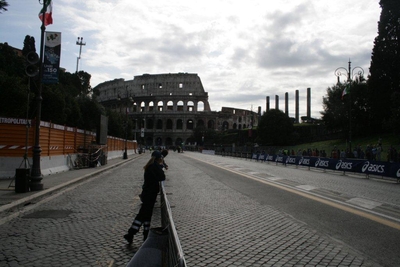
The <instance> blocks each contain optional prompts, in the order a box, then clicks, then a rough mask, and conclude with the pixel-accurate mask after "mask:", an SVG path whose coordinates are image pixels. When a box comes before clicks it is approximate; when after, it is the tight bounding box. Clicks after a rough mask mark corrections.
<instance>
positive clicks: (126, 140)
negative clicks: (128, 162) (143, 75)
mask: <svg viewBox="0 0 400 267" xmlns="http://www.w3.org/2000/svg"><path fill="white" fill-rule="evenodd" d="M118 99H119V100H121V97H120V95H118ZM129 102H133V98H132V97H131V96H128V89H127V88H126V91H125V122H124V130H125V145H124V146H125V148H124V155H123V159H128V119H129V116H128V103H129ZM120 113H122V112H121V109H120Z"/></svg>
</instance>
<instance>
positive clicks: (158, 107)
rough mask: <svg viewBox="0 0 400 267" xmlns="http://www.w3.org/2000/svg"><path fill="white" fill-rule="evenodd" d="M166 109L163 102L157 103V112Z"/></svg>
mask: <svg viewBox="0 0 400 267" xmlns="http://www.w3.org/2000/svg"><path fill="white" fill-rule="evenodd" d="M163 109H164V102H163V101H158V103H157V111H163Z"/></svg>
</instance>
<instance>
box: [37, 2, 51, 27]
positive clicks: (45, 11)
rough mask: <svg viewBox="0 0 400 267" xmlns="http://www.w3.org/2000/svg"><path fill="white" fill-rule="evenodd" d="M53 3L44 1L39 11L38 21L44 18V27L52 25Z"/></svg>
mask: <svg viewBox="0 0 400 267" xmlns="http://www.w3.org/2000/svg"><path fill="white" fill-rule="evenodd" d="M52 14H53V2H52V1H51V0H45V1H44V3H43V8H42V10H40V13H39V19H40V20H41V21H43V16H44V26H47V25H49V24H53V17H52Z"/></svg>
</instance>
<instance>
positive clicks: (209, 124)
mask: <svg viewBox="0 0 400 267" xmlns="http://www.w3.org/2000/svg"><path fill="white" fill-rule="evenodd" d="M207 128H208V129H215V122H214V121H213V120H209V121H208V122H207Z"/></svg>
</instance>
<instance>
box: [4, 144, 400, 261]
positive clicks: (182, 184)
mask: <svg viewBox="0 0 400 267" xmlns="http://www.w3.org/2000/svg"><path fill="white" fill-rule="evenodd" d="M149 156H150V155H149V154H147V153H146V154H145V155H141V156H139V157H137V158H135V159H133V160H129V161H126V162H124V163H122V165H120V166H118V167H113V168H109V169H108V170H105V171H103V172H101V173H99V174H98V175H96V176H93V177H91V178H89V179H86V180H84V181H82V182H81V183H78V184H75V185H72V186H70V187H68V188H67V189H66V190H63V191H57V192H54V193H53V194H51V195H49V196H47V197H46V198H44V199H43V200H41V202H39V203H37V202H36V201H35V202H32V203H31V204H29V205H26V207H25V208H23V209H21V210H20V211H19V212H18V216H17V217H15V218H13V219H9V220H8V221H5V222H3V223H2V224H0V239H1V243H0V249H1V253H0V265H1V266H126V264H127V263H128V262H129V260H130V259H131V258H132V257H133V256H134V254H135V252H136V251H137V250H138V249H139V247H140V245H141V244H142V235H141V234H140V233H139V234H138V235H137V236H135V238H134V243H133V244H132V246H128V245H127V244H126V242H125V241H124V240H123V238H122V235H123V234H124V233H125V231H126V230H127V228H128V227H129V226H130V224H131V222H132V219H133V217H134V216H135V214H136V212H137V210H138V208H139V205H140V201H139V197H138V195H139V194H140V192H141V186H142V182H143V170H142V168H143V166H144V164H145V162H147V160H148V157H149ZM194 159H196V160H197V159H199V160H202V161H209V162H210V163H212V164H214V165H220V166H225V167H229V168H231V169H232V168H236V170H237V172H242V173H244V174H246V173H247V175H258V176H260V177H263V176H264V177H269V178H271V179H278V177H277V174H280V175H281V176H280V179H281V178H282V177H283V176H286V175H289V174H286V172H289V170H288V169H285V168H284V167H277V166H274V165H266V164H263V163H256V162H250V161H245V160H237V159H232V158H222V157H216V156H207V155H202V154H198V153H190V152H186V153H184V154H178V153H170V155H169V156H168V157H167V159H166V161H167V163H168V165H169V166H170V168H169V170H167V171H166V175H167V181H166V183H165V187H166V191H167V196H168V199H169V202H170V204H171V207H172V216H173V218H174V221H175V225H176V227H177V232H178V235H179V238H180V242H181V244H182V248H183V251H184V254H185V260H186V263H187V265H188V266H380V265H379V264H377V263H376V262H375V261H373V260H372V259H369V258H366V257H365V255H362V254H361V253H359V252H357V251H356V250H354V249H352V248H351V247H349V246H347V245H346V244H344V243H342V242H340V240H335V239H333V238H331V237H329V236H328V235H326V234H324V233H321V232H319V231H317V230H316V229H313V228H311V227H310V226H309V225H307V224H306V223H304V222H302V221H299V220H297V219H295V218H293V217H292V216H291V215H289V214H287V213H285V212H282V211H281V210H279V209H278V208H277V207H274V206H273V205H269V204H265V203H260V202H259V201H256V200H255V199H254V198H252V197H250V196H248V195H246V194H243V193H241V192H239V191H238V190H234V189H233V188H232V187H230V186H228V185H227V184H224V183H222V182H220V181H218V180H216V179H215V177H213V176H210V174H209V172H210V173H211V170H210V171H205V170H204V169H203V170H202V169H201V167H200V165H198V163H196V161H195V160H194ZM204 166H206V165H204ZM233 166H235V167H233ZM203 168H207V167H203ZM210 168H211V167H210ZM291 171H292V172H293V171H294V172H298V173H299V179H297V180H298V181H302V182H306V180H302V179H304V178H300V176H302V177H303V176H304V175H308V176H310V179H309V182H312V180H313V177H312V176H314V175H315V176H321V177H320V180H318V183H319V186H320V187H321V188H323V187H325V186H326V185H324V180H323V179H324V178H323V177H322V175H320V174H318V173H316V174H311V173H310V172H308V173H306V172H304V171H303V170H293V169H292V170H291ZM300 172H303V173H300ZM71 173H72V172H71ZM300 174H301V175H300ZM215 175H219V174H215ZM328 175H330V174H328ZM332 176H333V175H332ZM285 178H287V179H289V177H285ZM336 178H337V180H336V181H335V184H338V183H340V180H339V179H342V178H343V179H350V178H345V177H337V176H336ZM49 179H50V178H49ZM358 182H368V181H366V180H364V181H361V180H360V179H358V181H356V180H350V183H358ZM329 183H330V182H329V181H328V180H327V184H329ZM380 185H382V187H385V186H388V188H389V187H390V186H392V185H393V184H392V185H387V184H386V185H385V183H382V184H377V186H378V187H379V186H380ZM243 186H246V184H244V185H243ZM337 186H339V185H337ZM355 186H356V185H355ZM355 186H354V187H353V189H351V188H350V187H349V186H348V188H347V189H346V190H347V192H345V194H346V196H349V195H352V194H354V195H355V196H357V193H356V192H357V190H358V191H362V192H364V191H365V192H367V191H368V190H367V189H365V188H364V189H354V188H355ZM333 187H335V186H333ZM333 189H334V188H333ZM351 190H354V191H353V192H351ZM388 191H389V190H388ZM372 193H373V194H375V192H372ZM363 194H364V193H363ZM376 194H378V193H377V192H376ZM391 194H392V193H390V192H389V193H388V194H387V195H386V196H382V198H385V199H390V198H391ZM378 200H379V199H377V201H378ZM392 204H393V205H395V203H392ZM159 205H160V202H159V201H158V202H157V203H156V208H155V210H154V214H153V221H152V227H158V226H160V224H161V223H160V207H159ZM396 233H397V234H398V232H396ZM397 259H398V258H397ZM394 260H396V259H394Z"/></svg>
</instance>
